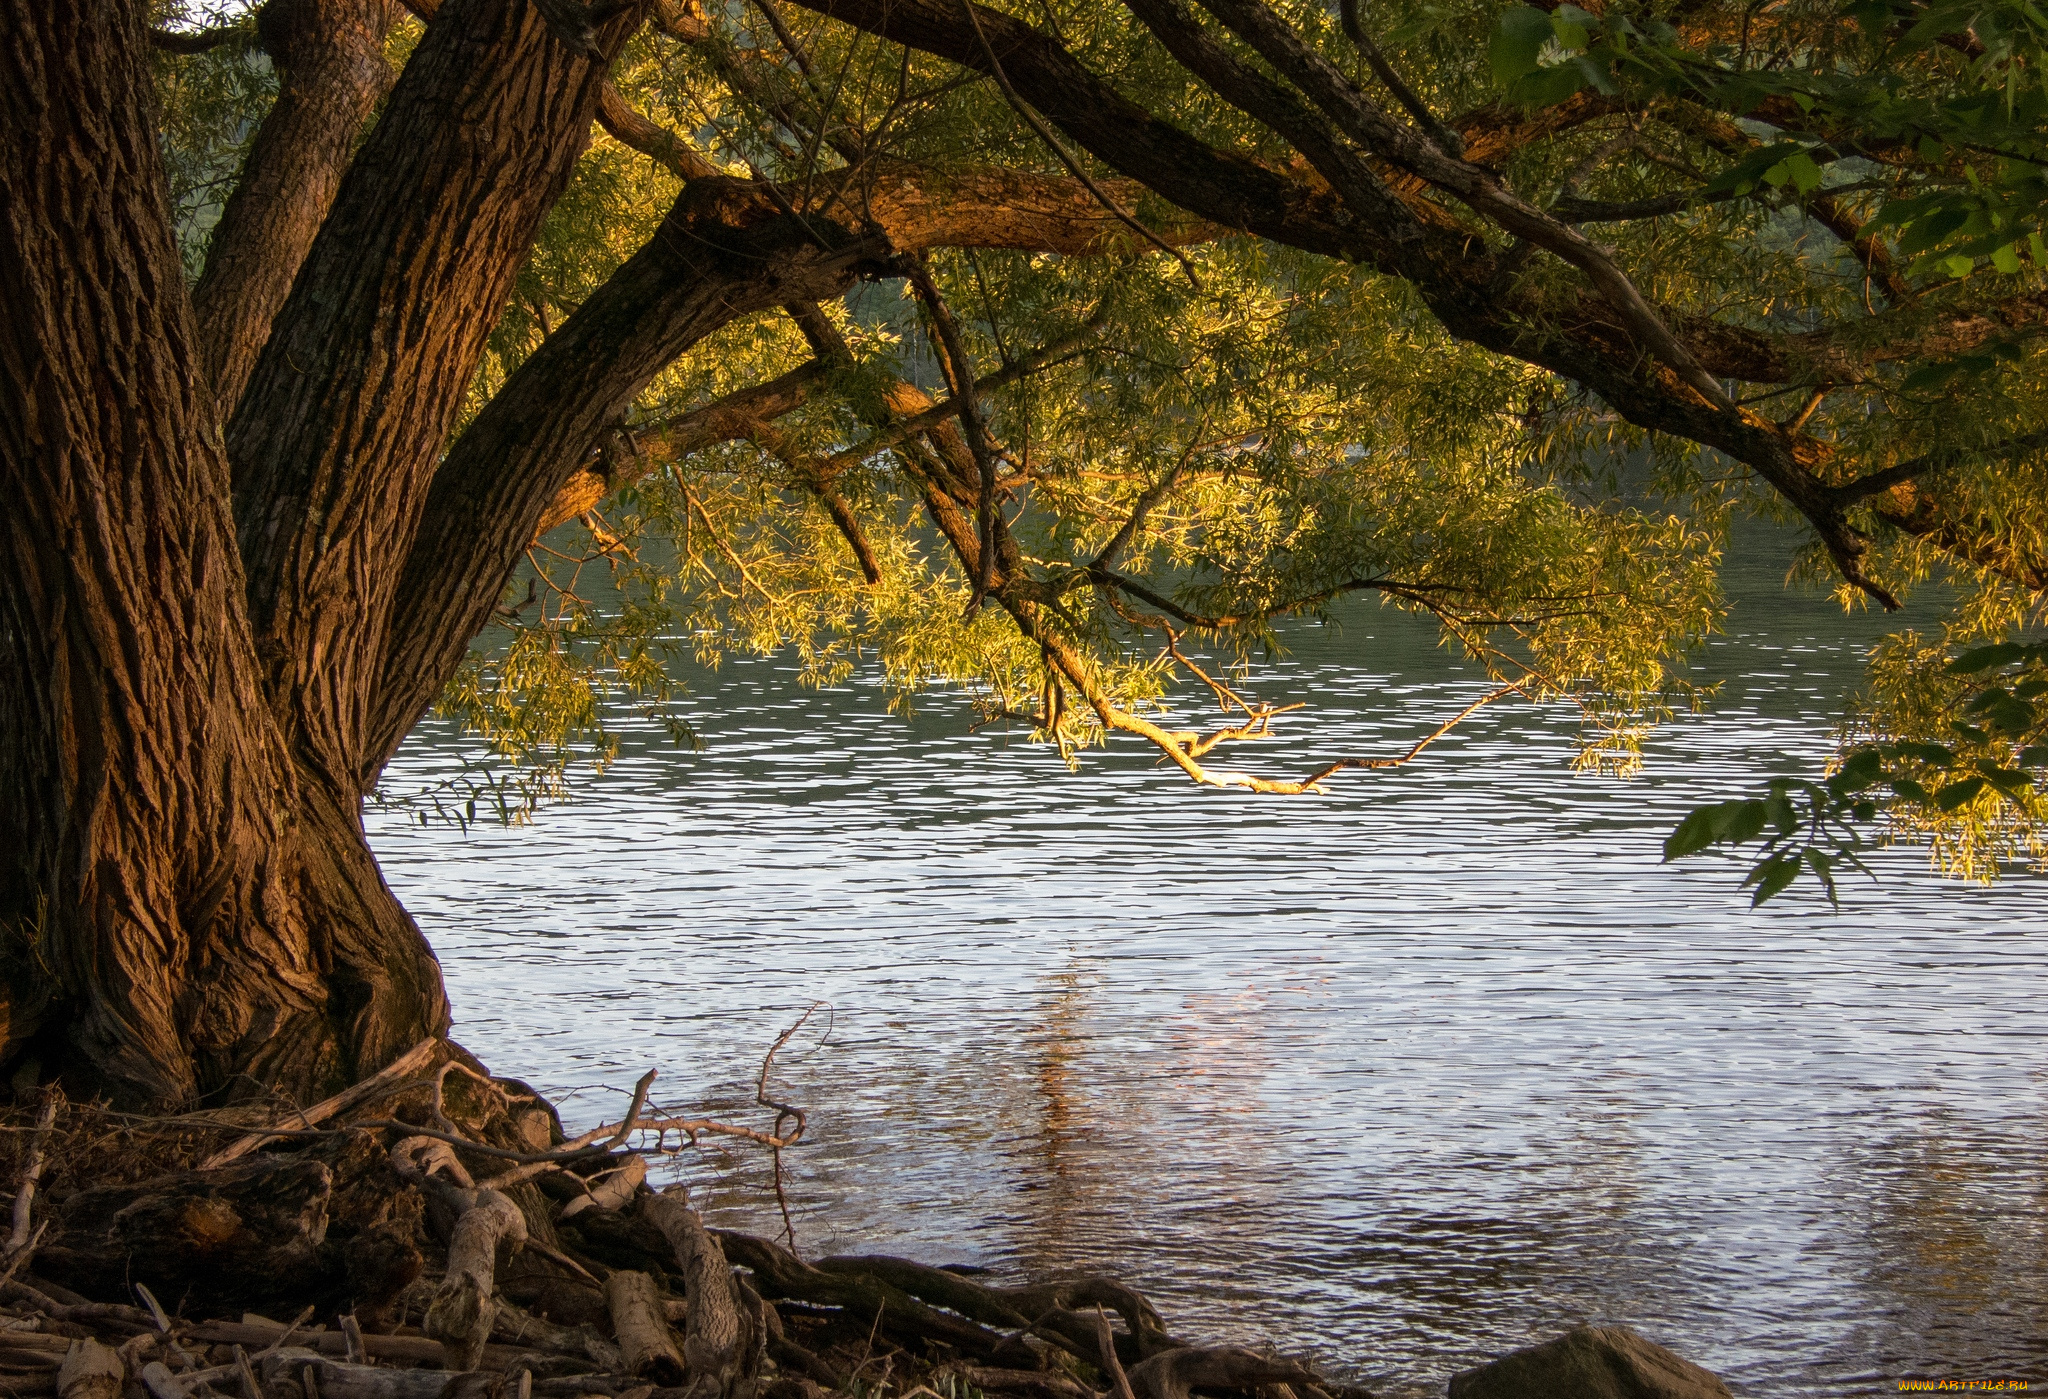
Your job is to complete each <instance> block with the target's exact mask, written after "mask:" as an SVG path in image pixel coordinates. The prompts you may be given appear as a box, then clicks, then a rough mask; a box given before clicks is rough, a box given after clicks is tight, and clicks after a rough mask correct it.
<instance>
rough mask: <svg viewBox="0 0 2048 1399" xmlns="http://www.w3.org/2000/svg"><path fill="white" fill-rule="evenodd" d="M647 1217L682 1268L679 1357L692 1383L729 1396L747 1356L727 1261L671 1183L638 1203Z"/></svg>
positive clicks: (687, 1200)
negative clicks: (683, 1315) (683, 1322)
mask: <svg viewBox="0 0 2048 1399" xmlns="http://www.w3.org/2000/svg"><path fill="white" fill-rule="evenodd" d="M642 1208H643V1210H644V1212H645V1213H646V1215H647V1217H648V1218H649V1219H651V1220H652V1221H653V1222H654V1224H655V1227H656V1228H658V1229H660V1230H661V1232H662V1235H663V1236H664V1237H665V1238H667V1240H668V1242H669V1247H670V1248H672V1249H674V1250H675V1259H676V1266H677V1268H678V1269H680V1270H681V1272H682V1278H683V1289H684V1301H685V1302H686V1303H687V1304H688V1306H689V1321H688V1329H687V1330H686V1331H685V1332H684V1333H683V1359H684V1361H685V1363H686V1364H687V1366H688V1368H689V1373H690V1376H691V1379H692V1382H693V1384H697V1385H702V1384H705V1383H706V1382H707V1381H708V1382H709V1383H710V1384H711V1386H712V1387H713V1388H714V1389H715V1391H716V1392H717V1393H719V1394H730V1393H731V1392H732V1391H733V1388H734V1387H735V1385H736V1383H737V1381H738V1380H739V1379H740V1378H741V1377H742V1370H743V1367H744V1365H745V1362H746V1361H747V1359H749V1356H748V1354H747V1351H748V1350H749V1347H748V1345H747V1339H748V1338H747V1334H746V1332H747V1326H746V1319H745V1317H744V1316H743V1314H742V1313H741V1311H740V1307H739V1299H738V1297H737V1296H736V1295H735V1291H734V1288H733V1279H732V1265H731V1264H730V1263H728V1262H727V1261H726V1257H725V1250H724V1249H722V1248H721V1247H719V1243H718V1240H717V1239H715V1238H713V1237H712V1236H711V1234H710V1233H709V1232H707V1231H706V1230H705V1228H704V1222H703V1221H702V1220H700V1219H699V1218H698V1217H697V1212H696V1211H695V1210H693V1209H691V1208H690V1197H689V1193H688V1192H687V1191H685V1190H683V1189H682V1187H680V1186H676V1187H674V1188H672V1189H670V1190H666V1191H663V1192H662V1193H661V1194H659V1195H650V1196H648V1197H647V1199H646V1201H645V1203H644V1204H643V1206H642Z"/></svg>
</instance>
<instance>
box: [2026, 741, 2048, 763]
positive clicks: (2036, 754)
mask: <svg viewBox="0 0 2048 1399" xmlns="http://www.w3.org/2000/svg"><path fill="white" fill-rule="evenodd" d="M2019 764H2020V766H2021V767H2023V768H2038V767H2048V743H2035V744H2031V745H2029V746H2028V747H2025V748H2022V749H2020V756H2019Z"/></svg>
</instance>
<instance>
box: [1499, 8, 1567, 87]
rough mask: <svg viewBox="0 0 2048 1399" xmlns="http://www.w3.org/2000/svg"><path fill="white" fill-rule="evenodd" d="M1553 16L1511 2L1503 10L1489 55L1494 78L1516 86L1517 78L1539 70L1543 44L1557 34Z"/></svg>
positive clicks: (1503, 85)
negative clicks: (1551, 25)
mask: <svg viewBox="0 0 2048 1399" xmlns="http://www.w3.org/2000/svg"><path fill="white" fill-rule="evenodd" d="M1555 32H1556V31H1554V30H1553V29H1552V28H1551V27H1550V16H1549V15H1546V14H1544V13H1543V11H1541V10H1539V9H1536V8H1535V7H1534V6H1531V5H1512V6H1510V7H1508V9H1506V10H1505V11H1503V12H1502V13H1501V17H1500V23H1499V24H1497V25H1495V26H1494V30H1493V41H1492V43H1491V44H1489V45H1488V47H1487V52H1486V56H1487V59H1488V61H1489V62H1491V63H1492V64H1493V76H1494V81H1496V82H1498V83H1499V84H1500V85H1501V86H1502V87H1513V86H1514V85H1515V82H1516V80H1517V79H1519V78H1521V77H1523V76H1524V75H1526V74H1529V73H1533V72H1535V71H1536V66H1537V60H1538V58H1539V56H1540V55H1541V54H1542V52H1543V46H1544V45H1545V44H1547V43H1549V42H1550V41H1551V39H1552V38H1553V37H1555Z"/></svg>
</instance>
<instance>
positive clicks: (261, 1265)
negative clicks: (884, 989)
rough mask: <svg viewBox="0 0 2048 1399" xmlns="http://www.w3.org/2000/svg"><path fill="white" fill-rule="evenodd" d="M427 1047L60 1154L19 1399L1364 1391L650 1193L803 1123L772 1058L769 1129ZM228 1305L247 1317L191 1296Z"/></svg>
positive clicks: (23, 1304) (1116, 1291) (7, 1301)
mask: <svg viewBox="0 0 2048 1399" xmlns="http://www.w3.org/2000/svg"><path fill="white" fill-rule="evenodd" d="M779 1043H780V1041H778V1044H779ZM415 1057H416V1058H417V1063H416V1064H414V1066H413V1067H412V1068H411V1069H409V1070H400V1071H398V1072H393V1073H389V1074H386V1075H383V1076H380V1078H379V1079H378V1080H376V1081H373V1082H372V1083H370V1084H366V1085H361V1086H359V1088H358V1089H356V1090H351V1093H350V1094H342V1095H337V1097H336V1099H330V1100H329V1101H328V1102H327V1103H323V1104H317V1105H315V1106H314V1107H313V1108H309V1109H307V1110H306V1111H305V1113H304V1114H302V1115H297V1116H294V1117H292V1118H290V1119H289V1120H288V1121H286V1122H279V1123H274V1124H273V1125H272V1126H270V1127H267V1128H263V1129H261V1130H259V1131H256V1132H253V1133H252V1132H249V1131H248V1130H247V1123H246V1122H237V1123H233V1124H228V1123H211V1125H210V1126H207V1127H206V1128H205V1129H206V1130H217V1129H219V1128H221V1127H229V1128H231V1129H232V1130H233V1131H234V1132H236V1133H237V1134H238V1135H237V1136H236V1137H235V1139H234V1140H233V1141H232V1142H230V1144H229V1146H227V1147H223V1148H219V1149H216V1150H215V1151H213V1153H212V1155H211V1156H209V1157H206V1158H205V1159H207V1160H217V1159H224V1160H225V1164H223V1165H220V1166H217V1167H215V1168H213V1169H208V1170H191V1171H176V1172H171V1173H168V1174H165V1173H161V1172H159V1173H157V1174H151V1175H148V1176H147V1178H146V1179H130V1180H127V1181H126V1182H123V1180H122V1177H121V1176H120V1175H118V1174H116V1175H114V1177H113V1179H114V1181H115V1182H116V1183H110V1184H101V1183H97V1182H98V1181H100V1180H104V1179H106V1174H105V1173H103V1172H101V1171H99V1170H98V1169H97V1168H96V1167H95V1168H88V1169H85V1170H79V1169H75V1168H73V1167H71V1166H66V1165H61V1164H60V1165H59V1166H58V1167H57V1168H56V1174H55V1176H54V1177H53V1182H54V1183H53V1184H51V1185H50V1186H49V1187H48V1189H47V1190H46V1191H44V1192H43V1193H42V1194H41V1195H38V1196H37V1197H36V1198H37V1199H38V1200H41V1199H44V1198H47V1199H50V1200H54V1201H56V1202H58V1203H57V1207H56V1209H55V1210H54V1211H47V1210H46V1211H44V1212H43V1213H44V1214H45V1217H44V1218H43V1219H42V1220H41V1223H42V1224H43V1225H44V1226H45V1227H46V1228H48V1230H49V1238H48V1240H47V1242H46V1243H44V1244H41V1245H39V1246H38V1247H37V1248H36V1249H35V1251H34V1252H33V1254H32V1257H33V1261H34V1271H33V1272H32V1273H31V1274H27V1275H24V1276H23V1277H21V1278H20V1279H18V1280H16V1281H12V1282H10V1281H8V1280H6V1279H4V1278H0V1399H13V1397H14V1396H20V1399H237V1396H238V1399H598V1396H604V1399H828V1396H833V1395H848V1394H851V1395H859V1394H863V1393H865V1394H870V1395H875V1396H880V1395H883V1394H888V1395H895V1396H902V1399H912V1397H913V1396H919V1395H922V1396H932V1399H936V1396H940V1395H946V1396H954V1395H959V1394H961V1392H962V1388H963V1387H967V1388H971V1389H974V1390H979V1391H981V1392H983V1393H986V1394H989V1395H992V1396H993V1395H1016V1396H1020V1397H1021V1399H1193V1395H1194V1393H1195V1392H1196V1391H1197V1390H1199V1391H1201V1392H1202V1393H1203V1396H1204V1399H1364V1394H1363V1391H1358V1390H1351V1389H1347V1388H1345V1387H1343V1386H1339V1385H1334V1384H1330V1383H1328V1382H1326V1381H1323V1380H1320V1379H1318V1378H1317V1377H1316V1375H1315V1374H1314V1373H1313V1372H1312V1371H1310V1370H1308V1369H1306V1368H1305V1367H1302V1366H1300V1365H1297V1364H1295V1363H1293V1362H1290V1361H1286V1360H1281V1359H1277V1358H1275V1357H1272V1356H1266V1355H1260V1354H1256V1353H1253V1352H1250V1351H1240V1350H1216V1349H1206V1348H1202V1347H1198V1346H1192V1345H1189V1344H1188V1343H1187V1342H1186V1341H1184V1340H1182V1339H1180V1338H1177V1337H1175V1336H1173V1335H1171V1334H1170V1333H1169V1332H1168V1330H1167V1329H1166V1327H1165V1325H1164V1323H1163V1322H1162V1321H1161V1319H1160V1317H1159V1314H1158V1312H1157V1311H1156V1310H1155V1309H1154V1308H1153V1307H1152V1306H1151V1304H1150V1303H1149V1302H1147V1301H1146V1299H1145V1298H1144V1297H1143V1296H1142V1295H1141V1294H1139V1293H1138V1292H1136V1291H1135V1290H1133V1289H1131V1288H1129V1287H1126V1286H1124V1285H1122V1284H1120V1283H1117V1282H1115V1281H1113V1280H1111V1279H1106V1278H1099V1277H1089V1278H1078V1279H1072V1280H1068V1281H1062V1282H1058V1283H1046V1284H1031V1285H1025V1286H991V1285H988V1284H986V1283H984V1282H982V1281H979V1280H977V1279H975V1278H972V1277H965V1276H962V1275H961V1274H959V1273H957V1272H952V1271H948V1270H945V1269H939V1268H932V1267H927V1266H925V1265H923V1264H920V1263H916V1262H913V1261H911V1260H908V1259H902V1258H893V1257H885V1256H850V1257H836V1258H825V1259H821V1260H818V1261H816V1262H807V1261H805V1260H804V1259H802V1258H800V1257H798V1256H797V1254H796V1253H795V1251H794V1250H793V1248H786V1247H784V1246H782V1245H781V1244H778V1243H775V1242H773V1241H771V1240H768V1239H763V1238H759V1237H755V1236H753V1235H749V1234H743V1233H736V1232H732V1231H725V1230H711V1229H707V1228H706V1227H705V1225H704V1223H703V1220H702V1219H701V1218H700V1217H699V1216H698V1214H697V1213H696V1211H695V1210H693V1209H692V1208H691V1207H690V1201H689V1197H688V1195H687V1194H686V1193H685V1192H684V1191H683V1190H681V1189H680V1187H672V1188H671V1189H669V1190H667V1191H663V1192H660V1193H656V1192H654V1191H651V1190H649V1189H647V1188H646V1180H647V1176H648V1163H649V1161H650V1159H653V1158H655V1157H656V1156H659V1155H662V1154H672V1153H674V1152H676V1151H680V1150H684V1149H687V1146H688V1145H689V1144H691V1143H694V1141H695V1140H696V1136H697V1134H698V1133H700V1132H713V1131H715V1132H717V1134H718V1135H721V1136H726V1137H731V1138H738V1139H743V1140H752V1141H754V1142H756V1143H757V1144H759V1145H761V1146H763V1147H765V1148H766V1149H768V1150H770V1151H771V1152H780V1151H781V1150H782V1149H783V1148H784V1147H787V1146H789V1145H790V1144H792V1143H793V1142H795V1141H796V1140H797V1138H798V1137H799V1135H800V1134H801V1132H802V1118H801V1114H800V1113H799V1112H798V1111H797V1110H796V1109H793V1108H790V1107H788V1106H787V1105H784V1104H778V1103H775V1102H774V1101H773V1100H772V1098H771V1097H770V1096H769V1093H768V1086H767V1082H766V1077H767V1075H766V1067H767V1066H766V1065H764V1069H763V1074H762V1081H761V1082H760V1084H759V1085H757V1087H758V1092H757V1095H756V1096H757V1098H758V1100H759V1101H760V1102H761V1103H762V1104H763V1105H764V1106H766V1107H769V1108H771V1109H773V1110H775V1111H776V1112H777V1113H778V1116H777V1118H776V1120H775V1123H774V1126H773V1128H772V1130H770V1131H766V1132H763V1131H757V1130H754V1129H750V1128H741V1127H735V1126H729V1125H727V1124H712V1123H705V1122H701V1121H698V1120H696V1119H690V1118H684V1117H681V1116H679V1115H677V1114H674V1113H670V1112H667V1111H664V1110H663V1109H661V1108H659V1107H657V1106H655V1105H653V1104H651V1103H650V1102H649V1101H648V1098H649V1091H650V1088H651V1086H652V1083H653V1078H652V1076H651V1075H649V1076H646V1077H643V1078H642V1079H641V1080H640V1082H639V1084H638V1085H637V1086H636V1087H635V1090H634V1093H633V1095H632V1101H631V1105H630V1107H629V1108H628V1110H627V1112H626V1114H625V1116H624V1117H623V1118H621V1119H619V1120H618V1121H616V1122H612V1123H607V1124H603V1125H600V1126H598V1127H596V1128H593V1129H591V1130H590V1131H588V1132H586V1133H584V1134H583V1135H581V1136H580V1137H577V1138H574V1139H572V1140H567V1141H565V1140H563V1134H562V1133H561V1131H560V1129H559V1123H558V1121H557V1120H556V1119H555V1118H554V1116H553V1110H552V1109H551V1108H549V1107H547V1105H546V1104H544V1103H541V1102H540V1101H539V1100H538V1098H537V1097H536V1096H535V1095H533V1094H532V1093H531V1092H530V1091H528V1090H525V1089H524V1088H523V1086H521V1085H514V1086H513V1088H512V1089H507V1088H505V1087H504V1086H503V1084H502V1083H501V1082H500V1081H497V1080H492V1079H490V1078H488V1077H487V1076H486V1075H484V1074H482V1073H481V1072H480V1071H479V1070H478V1069H477V1068H476V1067H474V1066H473V1061H466V1060H465V1059H464V1056H461V1055H460V1052H459V1051H455V1050H453V1049H452V1048H449V1049H445V1050H444V1049H442V1048H437V1047H436V1046H434V1045H431V1044H430V1045H427V1046H424V1047H422V1048H421V1049H418V1050H415V1051H414V1055H413V1056H408V1061H407V1062H411V1061H412V1060H413V1059H414V1058H415ZM422 1075H423V1076H422ZM457 1075H459V1077H457ZM458 1085H460V1088H459V1091H455V1092H452V1093H450V1092H444V1088H447V1089H455V1088H456V1087H457V1086H458ZM415 1090H420V1091H417V1092H416V1091H415ZM386 1104H391V1106H386ZM57 1110H58V1111H70V1112H74V1113H78V1112H85V1111H93V1110H90V1109H80V1108H76V1107H71V1108H68V1109H66V1108H61V1107H60V1108H59V1109H57ZM366 1110H367V1111H375V1112H398V1113H405V1114H411V1115H412V1116H413V1117H416V1118H421V1119H423V1120H421V1121H417V1122H407V1121H402V1120H400V1119H399V1118H397V1117H392V1118H383V1117H378V1118H374V1119H370V1120H364V1117H363V1116H362V1115H361V1114H364V1113H365V1112H366ZM351 1112H355V1113H357V1114H359V1115H358V1116H357V1117H355V1118H353V1119H351V1118H350V1117H349V1114H350V1113H351ZM132 1120H133V1119H123V1121H132ZM193 1120H194V1119H192V1118H185V1119H176V1120H175V1121H176V1122H177V1123H178V1124H179V1125H178V1126H177V1127H175V1128H174V1129H173V1130H176V1131H179V1132H186V1133H192V1132H194V1131H195V1130H198V1129H194V1128H192V1127H191V1126H190V1125H189V1124H190V1123H191V1122H192V1121H193ZM209 1122H210V1119H209ZM323 1122H324V1123H331V1124H339V1125H329V1126H322V1125H320V1124H322V1123H323ZM792 1123H793V1124H794V1126H793V1127H792V1126H790V1124H792ZM537 1124H540V1125H545V1126H546V1130H545V1131H542V1130H540V1127H539V1125H537ZM121 1130H122V1131H126V1130H128V1129H127V1128H126V1127H123V1128H122V1129H121ZM785 1131H786V1132H787V1135H783V1134H784V1133H785ZM26 1136H27V1133H25V1132H24V1133H23V1134H22V1135H21V1136H17V1137H15V1138H14V1139H13V1140H15V1141H17V1142H21V1141H24V1140H25V1138H26ZM487 1136H488V1140H486V1137H487ZM55 1139H56V1140H59V1141H63V1142H71V1141H75V1140H79V1139H80V1134H79V1133H78V1132H77V1131H75V1130H71V1131H67V1132H66V1133H64V1134H60V1135H59V1136H58V1137H57V1138H55ZM101 1139H102V1140H105V1139H106V1138H105V1135H104V1134H103V1135H102V1138H101ZM671 1139H673V1140H674V1144H673V1145H671V1144H670V1143H671ZM206 1140H207V1139H206V1138H204V1137H203V1136H201V1138H200V1141H199V1142H198V1143H195V1144H194V1149H193V1150H192V1151H191V1155H194V1156H196V1155H200V1154H201V1152H200V1150H199V1147H201V1146H203V1145H204V1143H205V1141H206ZM628 1148H631V1149H628ZM60 1155H61V1153H60ZM148 1159H149V1160H151V1161H152V1162H159V1161H162V1160H164V1159H165V1158H164V1157H163V1156H161V1155H152V1156H150V1157H149V1158H148ZM175 1159H180V1160H182V1159H190V1156H184V1157H178V1158H175ZM17 1160H19V1158H17ZM67 1171H69V1174H68V1175H67ZM491 1171H495V1172H496V1174H488V1172H491ZM472 1172H474V1174H472ZM9 1174H10V1175H14V1176H15V1178H16V1179H20V1178H21V1173H20V1171H19V1170H18V1169H12V1168H10V1170H9ZM132 1174H133V1175H142V1174H144V1173H143V1172H141V1171H136V1172H133V1173H132ZM778 1179H779V1178H778ZM536 1183H538V1184H539V1185H541V1186H545V1187H546V1189H544V1190H542V1189H536V1188H535V1187H536ZM515 1192H516V1193H515ZM18 1193H19V1192H18ZM423 1220H424V1222H429V1223H432V1224H433V1226H434V1228H433V1230H432V1231H431V1232H429V1231H426V1230H424V1229H423V1228H422V1223H423ZM330 1224H331V1225H332V1227H333V1229H334V1230H335V1231H336V1234H337V1237H336V1238H335V1239H330V1238H328V1237H327V1233H328V1230H329V1227H330ZM557 1229H559V1235H557V1233H556V1231H557ZM9 1237H12V1234H10V1235H9ZM30 1237H31V1238H33V1237H34V1233H33V1230H31V1234H30ZM436 1238H438V1239H440V1240H444V1241H445V1242H444V1243H442V1242H436V1241H435V1240H436ZM522 1249H524V1252H521V1250H522ZM22 1256H23V1257H29V1256H31V1255H30V1254H29V1253H28V1252H27V1251H26V1250H25V1251H24V1253H23V1255H22ZM514 1257H516V1258H517V1262H516V1264H515V1263H513V1262H511V1261H510V1260H511V1259H512V1258H514ZM422 1276H424V1277H426V1278H428V1279H430V1281H429V1282H418V1281H416V1279H418V1278H420V1277H422ZM74 1288H75V1289H77V1290H73V1289H74ZM677 1293H680V1294H681V1295H680V1296H676V1295H674V1294H677ZM230 1297H244V1298H246V1303H245V1305H247V1306H248V1307H249V1308H250V1309H251V1313H250V1314H249V1315H245V1316H242V1318H241V1320H239V1321H236V1320H232V1319H229V1318H230V1317H232V1316H234V1315H235V1314H236V1313H235V1311H230V1312H229V1313H228V1316H227V1317H222V1316H220V1314H219V1313H218V1312H209V1311H206V1310H196V1311H195V1310H191V1309H192V1308H194V1307H197V1308H202V1309H203V1308H210V1307H217V1306H222V1305H224V1304H225V1303H226V1300H227V1299H228V1298H230ZM160 1299H161V1303H162V1304H160ZM133 1302H141V1303H142V1304H143V1305H141V1306H136V1305H130V1303H133ZM163 1304H168V1305H163ZM237 1310H239V1308H238V1309H237ZM256 1313H264V1314H267V1315H275V1316H279V1317H282V1316H296V1318H297V1319H296V1320H295V1321H293V1322H292V1323H291V1324H290V1325H285V1324H283V1323H281V1322H276V1321H270V1320H267V1319H266V1315H257V1314H256ZM202 1318H204V1319H202ZM405 1323H412V1324H411V1325H407V1324H405ZM1113 1323H1120V1324H1113ZM394 1327H396V1328H398V1333H397V1334H394V1333H393V1328H394ZM671 1328H673V1329H671Z"/></svg>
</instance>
